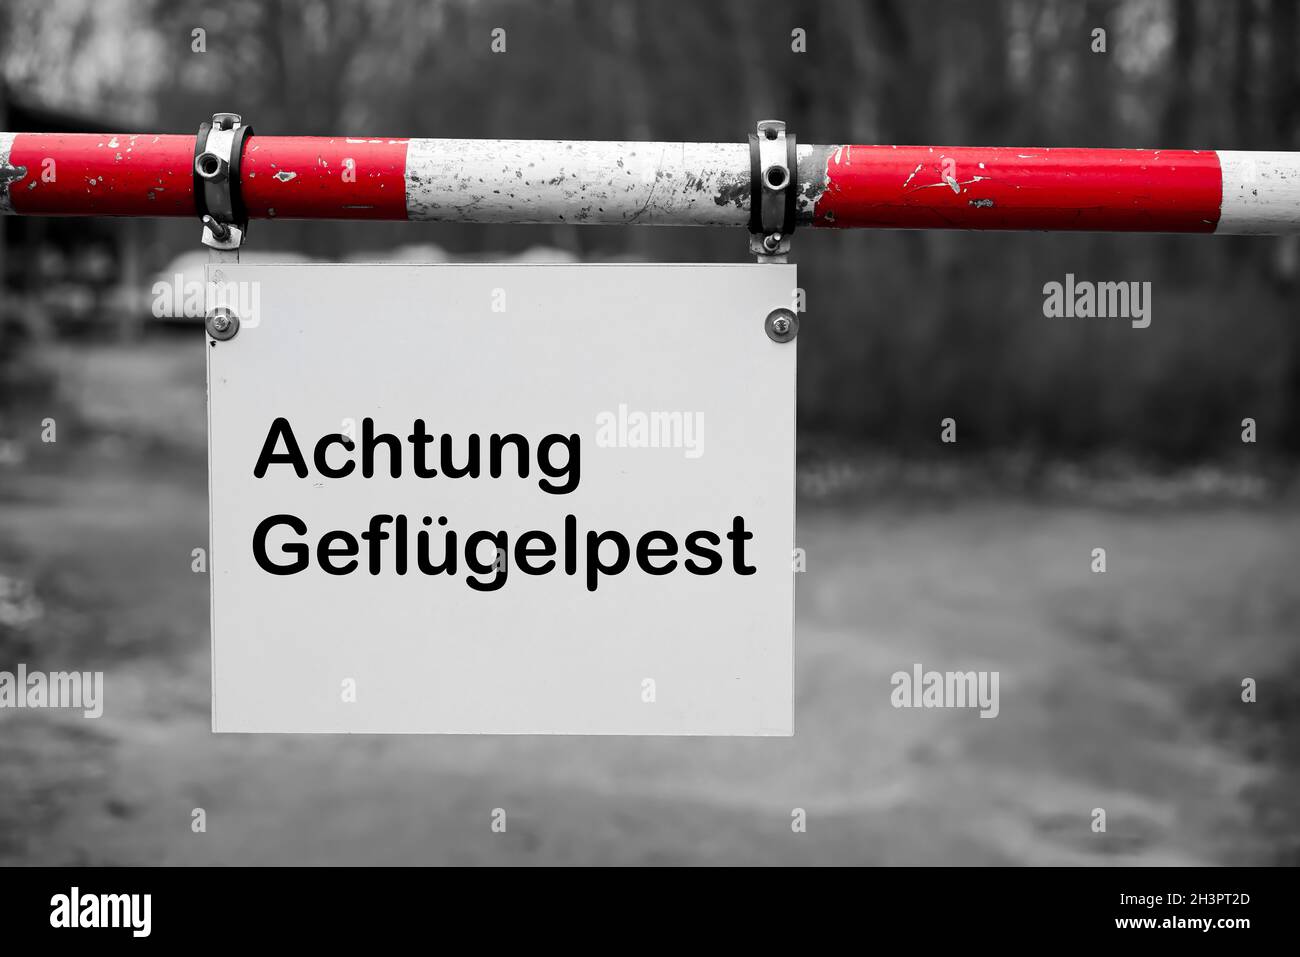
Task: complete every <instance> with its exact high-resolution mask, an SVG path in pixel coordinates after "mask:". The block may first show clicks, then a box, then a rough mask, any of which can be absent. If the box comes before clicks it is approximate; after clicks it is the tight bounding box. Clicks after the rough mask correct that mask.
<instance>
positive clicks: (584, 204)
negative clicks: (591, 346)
mask: <svg viewBox="0 0 1300 957" xmlns="http://www.w3.org/2000/svg"><path fill="white" fill-rule="evenodd" d="M749 191H750V182H749V146H748V144H746V143H632V142H609V143H602V142H582V141H569V140H450V139H413V140H411V141H410V144H409V146H408V147H407V152H406V212H407V217H408V218H409V219H416V220H432V221H437V222H466V221H472V222H479V223H585V224H592V223H595V224H607V225H615V226H617V225H623V226H625V225H630V224H633V223H636V224H641V225H675V226H683V225H687V226H743V225H745V224H746V223H748V222H749Z"/></svg>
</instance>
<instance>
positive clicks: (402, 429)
mask: <svg viewBox="0 0 1300 957" xmlns="http://www.w3.org/2000/svg"><path fill="white" fill-rule="evenodd" d="M208 280H209V282H214V281H215V282H218V283H224V289H223V290H222V291H221V298H222V300H223V301H224V302H226V303H228V304H229V305H230V307H231V309H232V311H233V312H234V313H235V314H236V315H237V316H239V317H240V319H241V321H240V324H239V327H238V329H237V331H236V332H235V335H234V336H233V337H231V338H229V339H225V340H223V341H217V340H216V339H213V338H212V337H211V336H208V338H207V345H208V349H207V353H208V396H209V463H210V482H211V520H212V526H211V561H210V567H211V579H212V724H213V730H215V731H273V732H290V731H301V732H450V733H469V732H492V733H558V734H745V735H788V734H790V733H792V727H791V658H792V627H793V592H794V581H793V578H794V576H793V574H792V571H791V562H792V555H793V550H794V421H795V419H794V412H795V350H796V344H795V342H786V343H779V342H775V341H773V339H772V338H770V337H769V336H768V334H767V332H766V331H765V328H764V322H765V319H766V317H767V316H768V314H769V313H770V312H771V311H772V310H773V309H777V308H787V309H788V308H790V307H791V305H792V302H793V299H794V295H795V287H796V279H795V269H794V267H793V266H777V265H762V266H758V265H753V266H723V265H716V266H680V265H592V266H586V265H584V266H574V265H455V266H453V265H429V266H410V265H374V266H370V265H365V266H362V265H347V266H342V265H279V266H267V265H233V264H222V265H220V266H210V267H209V273H208Z"/></svg>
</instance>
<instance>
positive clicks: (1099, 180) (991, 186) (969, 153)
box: [813, 146, 1223, 233]
mask: <svg viewBox="0 0 1300 957" xmlns="http://www.w3.org/2000/svg"><path fill="white" fill-rule="evenodd" d="M826 177H827V184H826V189H825V190H824V191H823V192H822V194H821V196H820V198H819V199H818V200H817V203H816V206H815V208H814V211H813V225H814V226H829V227H840V228H850V227H876V228H885V229H890V228H893V229H1047V230H1107V231H1122V232H1175V233H1212V232H1214V229H1215V227H1216V226H1217V224H1218V222H1219V212H1220V203H1221V200H1222V196H1223V183H1222V174H1221V171H1220V167H1219V157H1218V154H1216V153H1214V152H1199V151H1192V150H1098V149H1024V148H1015V147H939V146H896V147H895V146H841V147H836V148H835V149H834V150H833V151H832V152H831V154H830V155H829V156H828V157H827V159H826Z"/></svg>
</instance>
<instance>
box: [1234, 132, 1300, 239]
mask: <svg viewBox="0 0 1300 957" xmlns="http://www.w3.org/2000/svg"><path fill="white" fill-rule="evenodd" d="M1219 168H1220V170H1221V171H1222V174H1223V206H1222V209H1221V212H1220V214H1219V225H1218V228H1217V229H1215V232H1216V233H1239V234H1254V235H1276V234H1281V233H1294V232H1297V231H1300V153H1264V152H1236V151H1233V150H1219Z"/></svg>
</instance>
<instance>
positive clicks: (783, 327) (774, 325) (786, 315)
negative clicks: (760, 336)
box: [763, 309, 799, 342]
mask: <svg viewBox="0 0 1300 957" xmlns="http://www.w3.org/2000/svg"><path fill="white" fill-rule="evenodd" d="M763 328H764V329H765V330H766V331H767V337H768V338H769V339H771V340H772V341H773V342H790V341H792V340H793V339H794V337H795V336H797V335H798V334H799V317H798V316H796V315H795V314H794V313H793V312H791V311H790V310H789V309H773V310H772V311H771V312H769V313H768V314H767V318H766V319H765V320H764V321H763Z"/></svg>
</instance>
